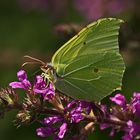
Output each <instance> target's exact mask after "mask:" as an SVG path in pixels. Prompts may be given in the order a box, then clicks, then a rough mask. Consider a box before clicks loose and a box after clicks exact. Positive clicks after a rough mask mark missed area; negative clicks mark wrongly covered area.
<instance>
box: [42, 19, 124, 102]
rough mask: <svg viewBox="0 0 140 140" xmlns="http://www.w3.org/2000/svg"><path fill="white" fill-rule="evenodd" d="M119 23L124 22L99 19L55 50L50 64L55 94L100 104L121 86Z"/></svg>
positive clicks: (121, 64) (121, 66)
mask: <svg viewBox="0 0 140 140" xmlns="http://www.w3.org/2000/svg"><path fill="white" fill-rule="evenodd" d="M121 23H123V20H121V19H116V18H103V19H99V20H97V21H95V22H93V23H91V24H89V25H88V26H86V27H85V28H83V29H82V30H81V31H80V32H79V33H78V34H77V35H75V36H74V37H73V38H72V39H70V40H69V41H68V42H66V43H65V44H64V45H63V46H62V47H60V48H59V49H58V50H57V51H56V53H55V54H54V55H53V57H52V59H51V63H50V64H51V67H52V68H53V69H54V70H55V81H54V84H55V87H56V89H57V90H58V91H60V92H61V93H63V94H65V95H67V96H69V97H72V98H74V99H82V100H87V101H100V100H102V99H103V98H104V97H106V96H107V95H110V94H111V93H112V92H113V91H115V90H116V89H117V88H119V87H121V86H122V78H123V74H124V71H125V64H124V61H123V58H122V56H121V55H120V53H119V44H118V35H119V28H120V25H121ZM42 63H43V62H42ZM43 65H44V63H43ZM48 66H50V65H48Z"/></svg>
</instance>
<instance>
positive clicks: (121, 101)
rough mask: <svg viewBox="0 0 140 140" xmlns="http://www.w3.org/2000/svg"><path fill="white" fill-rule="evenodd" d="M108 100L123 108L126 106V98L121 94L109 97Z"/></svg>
mask: <svg viewBox="0 0 140 140" xmlns="http://www.w3.org/2000/svg"><path fill="white" fill-rule="evenodd" d="M110 100H111V101H112V102H115V103H116V104H118V105H120V106H121V107H123V108H124V107H126V99H125V97H124V96H123V95H122V94H116V95H115V96H114V97H110Z"/></svg>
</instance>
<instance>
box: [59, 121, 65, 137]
mask: <svg viewBox="0 0 140 140" xmlns="http://www.w3.org/2000/svg"><path fill="white" fill-rule="evenodd" d="M66 131H67V123H63V124H62V125H61V126H60V130H59V133H58V137H59V138H61V139H62V138H63V137H64V135H65V133H66Z"/></svg>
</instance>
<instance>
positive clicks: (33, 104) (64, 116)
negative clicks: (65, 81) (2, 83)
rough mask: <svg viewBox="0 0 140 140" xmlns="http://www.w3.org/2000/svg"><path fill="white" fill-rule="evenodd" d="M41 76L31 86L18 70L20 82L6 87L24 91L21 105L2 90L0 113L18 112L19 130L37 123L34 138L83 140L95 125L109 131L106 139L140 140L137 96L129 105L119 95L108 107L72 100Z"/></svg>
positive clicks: (138, 99)
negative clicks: (1, 108)
mask: <svg viewBox="0 0 140 140" xmlns="http://www.w3.org/2000/svg"><path fill="white" fill-rule="evenodd" d="M44 76H45V75H44ZM44 76H41V75H37V76H36V77H35V82H34V83H33V84H32V83H31V82H30V81H29V80H28V77H27V74H26V72H25V71H24V70H20V71H19V72H18V73H17V77H18V80H19V81H16V82H11V83H10V84H9V85H10V87H12V88H13V89H16V88H21V89H23V90H24V91H25V92H26V94H27V96H26V98H25V100H24V102H23V103H22V104H20V103H18V100H17V96H16V93H15V92H14V91H13V89H12V90H2V91H1V92H0V102H2V103H3V105H4V106H3V110H2V112H0V113H1V114H3V112H5V111H7V110H8V109H9V107H10V109H11V107H12V108H18V109H19V113H18V114H17V121H16V122H17V123H18V125H19V126H20V125H22V124H27V123H30V122H31V121H36V120H37V121H39V122H40V123H41V125H42V126H41V127H40V128H37V129H36V133H37V135H38V136H40V137H48V136H52V137H53V139H54V140H61V139H63V138H66V139H71V138H74V139H81V138H82V139H85V137H86V136H87V135H88V134H89V132H91V131H92V130H94V129H95V126H96V125H95V124H97V125H99V126H100V130H104V129H107V128H111V132H110V134H109V136H114V135H115V134H116V133H118V132H123V136H122V137H121V139H122V140H139V139H140V93H134V94H133V97H132V98H131V101H130V102H129V103H128V102H127V100H126V98H125V96H124V95H122V94H120V93H118V94H116V95H115V96H114V97H110V101H111V102H112V103H113V104H112V105H111V106H107V105H105V104H101V103H94V102H87V101H83V100H72V99H70V98H69V97H67V96H65V95H62V94H61V93H59V92H58V91H57V92H55V87H54V85H53V82H51V81H50V79H47V76H48V75H47V76H46V78H45V77H44ZM9 93H11V94H9ZM9 95H12V96H9ZM13 98H15V99H16V100H14V99H13ZM11 101H13V102H11ZM9 105H10V106H9ZM11 105H12V106H11ZM40 116H43V117H44V119H42V117H40ZM73 130H75V131H74V134H73V132H72V131H73Z"/></svg>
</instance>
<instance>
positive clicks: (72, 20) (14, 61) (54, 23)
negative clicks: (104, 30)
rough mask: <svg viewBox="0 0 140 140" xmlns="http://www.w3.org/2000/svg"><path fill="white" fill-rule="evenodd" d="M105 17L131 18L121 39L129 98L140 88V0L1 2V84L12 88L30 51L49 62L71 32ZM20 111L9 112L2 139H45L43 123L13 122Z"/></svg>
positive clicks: (102, 135)
mask: <svg viewBox="0 0 140 140" xmlns="http://www.w3.org/2000/svg"><path fill="white" fill-rule="evenodd" d="M102 17H118V18H121V19H124V20H125V24H124V25H123V26H122V28H121V31H120V40H119V42H120V52H121V54H122V55H123V57H124V60H125V63H126V66H127V69H126V72H125V75H124V79H123V90H122V93H123V94H125V96H126V97H127V98H128V100H129V99H130V97H131V96H132V94H133V92H140V2H139V0H133V1H132V0H123V1H122V0H4V1H2V0H1V1H0V87H7V86H8V83H9V82H11V81H14V80H16V72H17V71H18V70H19V69H20V67H21V64H22V63H23V56H24V55H30V56H33V57H36V58H39V59H41V60H43V61H44V62H49V61H50V58H51V57H52V55H53V53H54V52H55V51H56V50H57V49H58V48H59V47H60V46H61V45H62V44H64V43H65V42H66V41H67V40H68V39H69V38H70V36H73V34H75V33H76V32H77V31H78V30H79V29H80V28H81V27H82V26H83V25H86V24H88V23H90V22H92V21H94V20H96V19H98V18H102ZM64 24H65V25H64ZM58 25H59V26H58ZM27 67H28V68H29V69H30V71H31V73H33V72H34V71H35V70H34V68H32V66H27ZM33 67H34V66H33ZM15 113H16V111H15V112H9V113H7V114H6V115H5V117H4V119H1V120H0V139H1V140H10V139H13V140H19V139H20V140H25V139H26V140H29V139H30V140H39V139H41V138H39V137H37V136H36V133H35V130H36V128H37V127H39V126H40V125H39V124H32V125H30V126H28V127H21V128H19V129H17V128H16V127H15V126H14V125H13V124H14V123H13V120H14V115H15ZM107 132H109V130H107V131H102V132H95V133H94V134H91V136H90V138H91V139H98V140H99V139H104V140H105V139H109V138H108V133H107ZM118 137H119V136H117V137H116V139H119V138H118ZM90 138H89V139H90ZM47 139H48V138H47Z"/></svg>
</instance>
